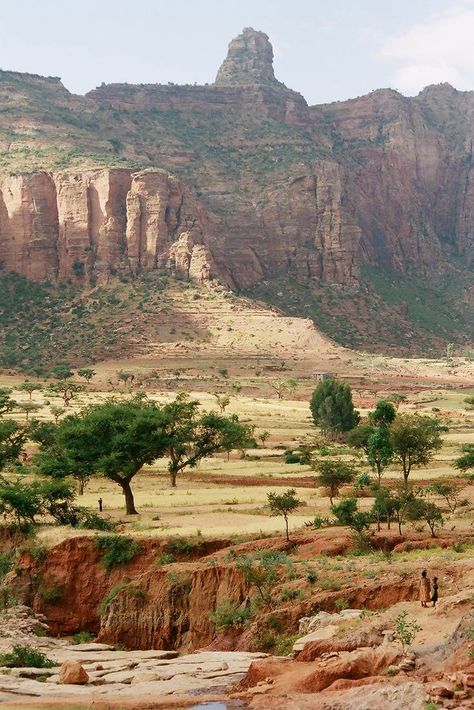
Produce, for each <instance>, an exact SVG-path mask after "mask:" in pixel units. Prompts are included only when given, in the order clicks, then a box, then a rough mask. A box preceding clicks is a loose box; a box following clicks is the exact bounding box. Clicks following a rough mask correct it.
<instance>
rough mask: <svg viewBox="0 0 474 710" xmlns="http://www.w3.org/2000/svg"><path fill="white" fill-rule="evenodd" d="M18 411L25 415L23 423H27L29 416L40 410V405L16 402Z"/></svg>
mask: <svg viewBox="0 0 474 710" xmlns="http://www.w3.org/2000/svg"><path fill="white" fill-rule="evenodd" d="M16 406H17V407H18V409H19V410H20V411H21V412H24V413H25V421H29V418H30V414H34V412H37V411H38V410H39V409H41V406H42V405H41V404H36V403H35V402H29V401H28V402H17V405H16Z"/></svg>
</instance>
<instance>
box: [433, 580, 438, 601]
mask: <svg viewBox="0 0 474 710" xmlns="http://www.w3.org/2000/svg"><path fill="white" fill-rule="evenodd" d="M431 601H432V602H433V606H436V602H437V601H438V577H433V594H432V595H431Z"/></svg>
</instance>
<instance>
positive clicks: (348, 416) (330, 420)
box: [310, 377, 360, 439]
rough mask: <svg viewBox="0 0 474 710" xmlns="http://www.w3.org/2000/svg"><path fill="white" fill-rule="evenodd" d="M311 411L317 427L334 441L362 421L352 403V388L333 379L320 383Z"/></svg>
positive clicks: (312, 401) (312, 397)
mask: <svg viewBox="0 0 474 710" xmlns="http://www.w3.org/2000/svg"><path fill="white" fill-rule="evenodd" d="M310 409H311V414H312V416H313V421H314V423H315V424H316V426H320V427H321V430H322V432H323V434H325V435H326V436H329V437H331V438H334V439H337V438H341V436H342V434H344V433H346V432H348V431H350V430H351V429H354V427H355V426H356V425H357V424H358V423H359V420H360V415H359V412H358V411H357V410H356V409H355V408H354V404H353V402H352V390H351V388H350V386H349V385H348V384H346V383H345V382H338V381H337V380H335V379H333V378H331V377H328V378H327V379H325V380H323V381H322V382H320V383H319V385H318V386H317V387H316V389H315V390H314V391H313V394H312V396H311V402H310Z"/></svg>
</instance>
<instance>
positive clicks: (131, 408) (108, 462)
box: [35, 398, 168, 515]
mask: <svg viewBox="0 0 474 710" xmlns="http://www.w3.org/2000/svg"><path fill="white" fill-rule="evenodd" d="M164 424H165V416H164V414H163V412H162V410H161V409H160V408H159V407H157V406H156V405H155V404H153V403H149V402H143V401H142V400H141V399H137V398H135V399H133V400H125V401H123V400H114V399H109V400H107V401H106V402H104V403H102V404H97V405H92V406H90V407H88V408H87V409H85V410H83V411H82V412H81V413H80V414H73V415H70V416H68V417H65V418H64V419H63V420H62V421H61V422H60V423H59V424H58V425H57V427H56V434H55V436H54V438H53V441H52V442H51V441H49V445H48V444H47V445H46V446H44V447H42V450H41V451H40V452H39V454H38V455H37V456H36V460H35V463H36V466H37V469H38V471H39V473H41V474H45V475H46V474H47V475H50V476H53V477H61V476H68V475H70V476H73V477H75V478H76V479H78V480H79V481H81V480H82V481H84V480H87V478H89V477H90V476H92V475H93V474H95V473H99V474H102V475H103V476H105V477H106V478H108V479H110V480H111V481H114V482H115V483H117V484H118V485H119V486H120V487H121V489H122V492H123V494H124V496H125V509H126V512H127V514H128V515H133V514H136V512H137V511H136V509H135V501H134V497H133V492H132V489H131V486H130V482H131V480H132V479H133V477H134V476H135V475H136V474H137V473H138V471H140V469H141V468H142V467H143V466H144V465H145V464H147V463H148V464H149V463H152V462H153V461H154V460H155V459H156V458H158V457H159V456H162V455H163V454H164V452H165V450H166V445H167V443H168V438H167V435H166V433H165V432H164Z"/></svg>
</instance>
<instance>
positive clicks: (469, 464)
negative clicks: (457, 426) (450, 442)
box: [454, 444, 474, 472]
mask: <svg viewBox="0 0 474 710" xmlns="http://www.w3.org/2000/svg"><path fill="white" fill-rule="evenodd" d="M462 452H463V454H462V456H459V458H457V459H456V461H455V464H454V465H455V466H456V468H458V469H459V470H460V471H463V472H466V471H470V469H471V468H474V444H464V446H463V447H462Z"/></svg>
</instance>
